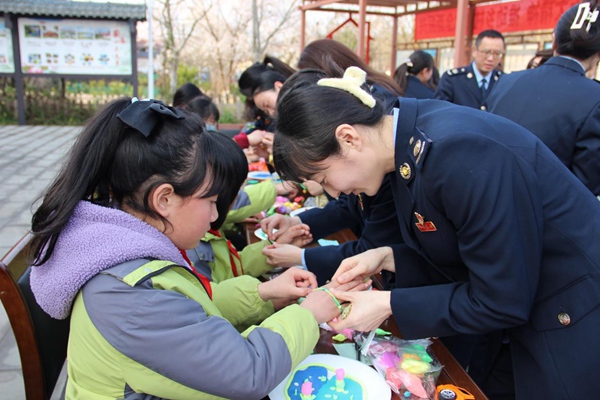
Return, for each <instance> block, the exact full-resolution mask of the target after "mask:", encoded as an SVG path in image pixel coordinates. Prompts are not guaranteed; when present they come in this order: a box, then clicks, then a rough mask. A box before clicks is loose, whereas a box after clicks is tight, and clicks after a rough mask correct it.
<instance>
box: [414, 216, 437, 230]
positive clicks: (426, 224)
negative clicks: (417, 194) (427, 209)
mask: <svg viewBox="0 0 600 400" xmlns="http://www.w3.org/2000/svg"><path fill="white" fill-rule="evenodd" d="M415 216H416V217H417V221H418V222H416V223H415V225H416V226H417V228H419V230H420V231H421V232H435V231H437V228H436V227H435V224H434V223H433V222H431V221H425V218H423V216H422V215H421V214H419V213H417V212H416V213H415Z"/></svg>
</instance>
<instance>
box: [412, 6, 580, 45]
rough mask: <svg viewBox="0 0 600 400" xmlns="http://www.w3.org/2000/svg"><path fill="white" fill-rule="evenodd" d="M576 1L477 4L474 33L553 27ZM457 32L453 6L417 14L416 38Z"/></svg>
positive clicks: (452, 35)
mask: <svg viewBox="0 0 600 400" xmlns="http://www.w3.org/2000/svg"><path fill="white" fill-rule="evenodd" d="M577 3H579V1H578V0H519V1H514V2H508V3H496V4H480V5H478V6H477V7H476V8H475V26H474V29H473V32H474V33H475V35H477V34H478V33H479V32H481V31H483V30H485V29H495V30H497V31H499V32H501V33H509V32H521V31H531V30H536V29H553V28H554V26H555V25H556V23H557V22H558V19H559V18H560V16H561V15H562V14H563V13H564V12H565V11H566V10H567V9H568V8H569V7H571V6H572V5H574V4H577ZM455 35H456V9H455V8H452V9H447V10H439V11H428V12H424V13H420V14H417V16H416V21H415V41H419V40H425V39H437V38H448V37H454V36H455Z"/></svg>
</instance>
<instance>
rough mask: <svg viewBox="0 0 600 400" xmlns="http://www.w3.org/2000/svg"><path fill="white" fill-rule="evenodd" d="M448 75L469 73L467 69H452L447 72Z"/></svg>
mask: <svg viewBox="0 0 600 400" xmlns="http://www.w3.org/2000/svg"><path fill="white" fill-rule="evenodd" d="M446 73H447V74H448V76H454V75H464V74H466V73H467V69H466V68H465V67H461V68H452V69H449V70H448V71H446Z"/></svg>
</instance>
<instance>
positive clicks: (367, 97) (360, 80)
mask: <svg viewBox="0 0 600 400" xmlns="http://www.w3.org/2000/svg"><path fill="white" fill-rule="evenodd" d="M366 78H367V73H366V72H365V71H363V70H362V69H360V68H358V67H348V68H347V69H346V71H345V72H344V77H343V78H323V79H319V81H318V82H317V85H319V86H328V87H332V88H336V89H342V90H345V91H346V92H349V93H351V94H353V95H354V96H356V97H358V99H359V100H360V101H361V102H362V103H363V104H364V105H365V106H367V107H370V108H373V107H375V103H376V102H375V98H374V97H373V96H371V94H370V93H367V92H365V91H364V90H363V89H362V88H361V85H363V84H364V83H365V82H366Z"/></svg>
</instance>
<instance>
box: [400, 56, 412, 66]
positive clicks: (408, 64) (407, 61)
mask: <svg viewBox="0 0 600 400" xmlns="http://www.w3.org/2000/svg"><path fill="white" fill-rule="evenodd" d="M402 64H406V65H407V66H408V67H409V68H412V67H413V63H412V60H411V59H410V58H407V59H406V60H404V62H402Z"/></svg>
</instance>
